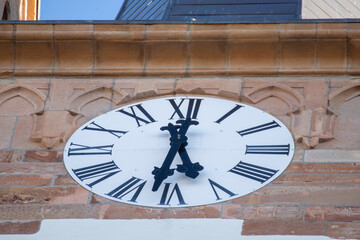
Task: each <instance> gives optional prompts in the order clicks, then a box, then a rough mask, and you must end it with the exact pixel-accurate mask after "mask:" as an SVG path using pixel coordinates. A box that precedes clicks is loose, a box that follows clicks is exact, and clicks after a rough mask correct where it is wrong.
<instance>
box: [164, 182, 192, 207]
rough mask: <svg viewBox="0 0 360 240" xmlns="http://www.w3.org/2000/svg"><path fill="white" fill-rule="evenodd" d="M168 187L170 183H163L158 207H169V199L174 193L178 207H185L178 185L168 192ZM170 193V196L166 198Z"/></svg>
mask: <svg viewBox="0 0 360 240" xmlns="http://www.w3.org/2000/svg"><path fill="white" fill-rule="evenodd" d="M170 185H171V183H165V188H164V191H163V193H162V195H161V200H160V203H159V205H170V201H171V198H172V197H173V195H174V193H175V194H176V196H177V198H178V201H179V204H178V205H186V204H187V203H186V202H185V200H184V197H183V196H182V194H181V191H180V188H179V185H178V184H177V183H176V184H175V186H174V188H173V189H172V191H171V192H170ZM169 192H170V196H169V197H168V195H169Z"/></svg>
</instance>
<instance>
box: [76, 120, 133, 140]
mask: <svg viewBox="0 0 360 240" xmlns="http://www.w3.org/2000/svg"><path fill="white" fill-rule="evenodd" d="M91 125H93V126H95V127H93V126H91ZM82 130H90V131H99V132H107V133H110V134H111V135H114V136H115V137H117V138H121V137H122V136H123V135H124V134H126V133H127V132H128V131H121V130H112V129H106V128H103V127H102V126H100V125H98V124H97V123H95V122H91V123H90V124H89V126H86V127H84V128H83V129H82Z"/></svg>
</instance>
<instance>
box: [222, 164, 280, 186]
mask: <svg viewBox="0 0 360 240" xmlns="http://www.w3.org/2000/svg"><path fill="white" fill-rule="evenodd" d="M278 171H279V170H274V169H270V168H265V167H261V166H257V165H254V164H250V163H245V162H242V161H241V162H240V163H239V164H238V165H236V166H235V167H234V168H232V169H231V170H229V172H232V173H235V174H237V175H240V176H243V177H246V178H249V179H252V180H255V181H258V182H261V183H264V182H265V181H267V180H269V179H270V178H271V177H272V176H274V174H275V173H277V172H278Z"/></svg>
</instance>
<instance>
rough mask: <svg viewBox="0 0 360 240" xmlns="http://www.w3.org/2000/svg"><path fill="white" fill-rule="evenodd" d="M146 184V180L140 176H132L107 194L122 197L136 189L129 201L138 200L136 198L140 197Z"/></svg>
mask: <svg viewBox="0 0 360 240" xmlns="http://www.w3.org/2000/svg"><path fill="white" fill-rule="evenodd" d="M145 184H146V181H144V180H142V179H140V178H137V177H132V178H130V179H129V180H127V181H126V182H124V183H123V184H121V185H120V186H119V187H117V188H115V189H114V190H112V191H111V192H109V193H108V194H106V195H108V196H110V197H113V198H117V199H122V198H123V197H124V196H126V195H128V194H130V193H131V192H134V191H135V192H134V193H133V195H132V197H131V199H130V200H128V201H129V202H136V199H137V198H138V197H139V195H140V193H141V191H142V189H143V188H144V186H145Z"/></svg>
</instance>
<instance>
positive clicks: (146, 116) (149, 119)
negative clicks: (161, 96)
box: [117, 104, 156, 127]
mask: <svg viewBox="0 0 360 240" xmlns="http://www.w3.org/2000/svg"><path fill="white" fill-rule="evenodd" d="M129 108H130V110H131V112H127V111H125V110H124V109H120V110H118V111H117V112H121V113H123V114H125V115H126V116H129V117H132V118H134V119H135V121H136V123H137V125H138V127H140V126H141V124H140V122H142V123H145V124H149V123H153V122H156V120H155V119H154V118H153V117H152V116H151V115H150V114H149V113H148V112H147V111H146V110H145V109H144V107H143V106H141V104H138V105H135V106H131V107H129ZM135 109H138V111H140V112H141V113H142V114H143V116H142V117H139V116H138V115H136V111H135Z"/></svg>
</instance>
